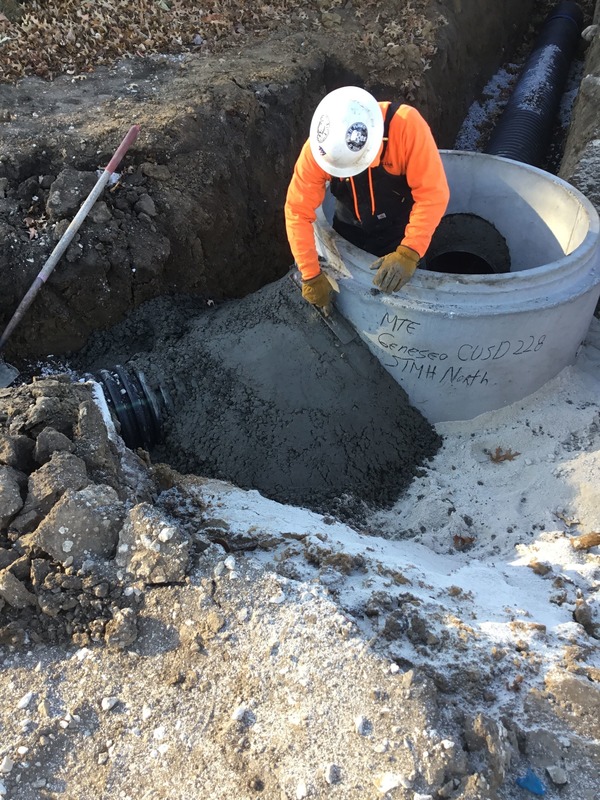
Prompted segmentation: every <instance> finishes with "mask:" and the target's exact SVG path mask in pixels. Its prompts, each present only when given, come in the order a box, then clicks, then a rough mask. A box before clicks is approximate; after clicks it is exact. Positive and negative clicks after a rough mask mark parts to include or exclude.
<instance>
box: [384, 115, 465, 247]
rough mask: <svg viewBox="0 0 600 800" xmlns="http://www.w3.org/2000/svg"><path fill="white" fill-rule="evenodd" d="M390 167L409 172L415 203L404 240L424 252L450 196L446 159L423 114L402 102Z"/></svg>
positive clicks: (391, 144)
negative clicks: (445, 168)
mask: <svg viewBox="0 0 600 800" xmlns="http://www.w3.org/2000/svg"><path fill="white" fill-rule="evenodd" d="M388 148H389V149H390V150H391V152H390V154H389V155H390V156H391V160H392V163H393V166H392V167H391V169H390V171H391V172H393V173H394V174H402V173H404V174H405V175H406V180H407V181H408V185H409V186H410V189H411V192H412V196H413V199H414V205H413V207H412V211H411V213H410V218H409V220H408V225H407V226H406V230H405V232H404V238H403V239H402V242H401V244H403V245H405V246H406V247H410V248H411V249H412V250H416V252H417V253H418V254H419V255H420V256H424V255H425V252H426V251H427V248H428V247H429V243H430V242H431V237H432V236H433V234H434V232H435V229H436V228H437V226H438V225H439V223H440V220H441V219H442V217H443V215H444V212H445V211H446V208H447V206H448V201H449V199H450V190H449V188H448V181H447V179H446V173H445V172H444V166H443V164H442V159H441V156H440V153H439V150H438V148H437V145H436V143H435V140H434V138H433V134H432V133H431V129H430V127H429V125H428V124H427V122H425V120H424V119H423V117H422V116H421V114H420V113H419V112H418V111H417V109H416V108H413V106H408V105H401V106H400V108H399V109H398V111H397V112H396V113H395V114H394V118H393V119H392V122H391V124H390V134H389V143H388Z"/></svg>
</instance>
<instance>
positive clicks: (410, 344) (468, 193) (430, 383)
mask: <svg viewBox="0 0 600 800" xmlns="http://www.w3.org/2000/svg"><path fill="white" fill-rule="evenodd" d="M442 158H443V161H444V167H445V169H446V173H447V176H448V182H449V185H450V192H451V197H450V203H449V206H448V209H447V214H448V215H449V216H450V217H452V216H454V215H473V216H474V217H475V218H479V219H480V220H483V221H487V223H489V224H490V225H491V226H492V227H493V230H494V231H497V233H498V235H499V238H500V240H503V241H504V242H506V247H507V248H508V252H509V256H510V271H508V272H496V270H494V269H491V268H490V269H486V272H487V273H488V274H468V273H470V272H471V270H470V269H465V270H464V274H461V270H460V269H454V270H453V271H452V272H451V273H448V272H436V271H433V270H427V271H425V270H419V271H417V273H416V274H415V276H414V278H413V279H412V281H411V282H410V283H409V284H408V285H407V286H405V287H404V289H403V291H402V292H401V293H399V294H395V295H385V294H382V293H381V292H379V291H378V290H376V289H375V288H374V287H373V284H372V272H371V271H370V270H369V266H370V264H371V262H372V261H373V257H372V256H371V255H370V254H368V253H365V252H364V251H362V250H360V249H359V248H357V247H355V246H354V245H352V244H350V243H349V242H347V241H345V240H344V239H343V238H342V237H341V236H339V234H337V233H336V232H335V231H334V230H333V228H332V227H331V225H330V222H329V220H330V219H331V214H332V208H331V204H330V203H328V202H325V203H324V204H323V207H322V208H321V209H320V210H319V214H318V217H317V222H316V223H315V236H316V239H317V245H318V249H319V254H320V257H321V258H322V260H323V265H324V269H326V270H327V272H328V273H329V275H330V276H331V277H332V279H333V281H334V282H335V284H336V287H337V290H338V291H337V294H336V305H337V307H338V309H339V310H340V311H341V312H342V313H343V314H344V316H345V317H346V318H347V319H348V320H349V321H350V322H351V323H352V325H353V326H354V327H355V328H356V330H357V331H358V332H359V334H360V336H361V338H362V339H363V340H364V341H365V342H366V343H367V345H368V346H369V348H370V349H371V351H372V352H373V353H374V354H375V355H376V356H377V357H378V358H379V360H380V361H381V363H382V364H383V366H384V367H385V368H386V369H387V370H388V371H389V372H390V374H391V375H392V376H393V377H394V378H395V379H396V380H397V381H398V383H400V384H401V385H402V387H403V388H404V389H405V390H406V391H407V393H408V395H409V398H410V400H411V402H412V403H413V404H414V406H415V407H416V408H418V409H419V410H420V411H421V412H422V413H423V414H424V415H425V416H426V417H427V418H428V419H429V420H430V421H431V422H441V421H447V420H458V419H471V418H473V417H476V416H477V415H478V414H481V413H483V412H485V411H490V410H493V409H497V408H501V407H502V406H505V405H508V404H510V403H512V402H515V401H517V400H520V399H522V398H523V397H526V396H527V395H529V394H531V393H533V392H535V391H536V390H537V389H539V388H540V387H541V386H543V385H544V384H545V383H546V382H547V381H549V380H550V379H551V378H553V377H554V376H556V375H557V374H558V373H559V372H560V371H561V370H562V369H563V368H564V367H566V366H567V365H568V364H570V363H572V361H573V359H574V358H575V355H576V353H577V350H578V348H579V346H580V345H581V343H582V341H583V339H584V337H585V334H586V332H587V330H588V327H589V324H590V321H591V318H592V316H593V314H594V309H595V307H596V303H597V301H598V296H599V295H600V250H599V220H598V214H597V212H596V210H595V208H594V207H593V205H592V204H591V203H590V202H589V200H587V198H586V197H585V196H584V195H583V194H581V193H580V192H579V191H578V190H577V189H575V188H574V187H573V186H570V185H569V184H568V183H566V182H565V181H563V180H561V179H560V178H558V177H555V176H554V175H551V174H550V173H547V172H545V171H543V170H541V169H538V168H536V167H532V166H530V165H528V164H523V163H519V162H516V161H513V160H511V159H506V158H501V157H498V156H491V155H487V154H482V153H471V152H460V151H451V150H445V151H442ZM456 233H457V240H456V247H455V250H456V251H457V252H459V253H460V252H464V251H465V242H464V227H461V226H458V228H457V229H456ZM489 241H490V237H489V236H483V237H474V238H473V240H472V242H471V247H469V248H468V250H469V259H470V258H472V257H475V258H479V259H480V261H481V263H482V264H487V263H488V262H489V260H490V253H489ZM444 246H445V250H446V252H449V251H451V250H452V248H451V246H450V242H448V241H446V242H445V245H444ZM478 247H479V248H481V250H480V251H478ZM434 256H435V254H434ZM426 258H427V256H426ZM435 261H436V259H435V258H434V259H433V263H434V265H435ZM491 273H493V274H491Z"/></svg>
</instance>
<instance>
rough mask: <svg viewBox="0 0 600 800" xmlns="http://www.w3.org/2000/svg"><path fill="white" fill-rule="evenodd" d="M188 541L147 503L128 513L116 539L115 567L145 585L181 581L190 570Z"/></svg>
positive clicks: (170, 521) (177, 528) (175, 526)
mask: <svg viewBox="0 0 600 800" xmlns="http://www.w3.org/2000/svg"><path fill="white" fill-rule="evenodd" d="M189 547H190V546H189V540H188V537H187V536H186V535H185V534H184V533H183V532H182V531H181V530H180V529H179V527H178V526H177V525H175V524H174V523H173V521H172V520H170V519H168V518H167V517H165V515H164V514H162V513H161V512H160V511H158V510H157V509H155V508H154V507H153V506H151V505H150V504H149V503H140V504H139V505H137V506H135V507H134V508H132V509H131V511H130V512H129V516H128V519H127V521H126V522H125V524H124V525H123V529H122V530H121V535H120V537H119V548H118V552H117V556H116V561H117V564H118V565H119V566H120V567H124V568H125V569H126V570H127V572H128V573H129V574H130V575H132V576H133V577H134V578H135V579H137V580H143V581H144V582H145V583H173V582H179V581H182V580H183V579H184V578H185V576H186V573H187V570H188V567H189Z"/></svg>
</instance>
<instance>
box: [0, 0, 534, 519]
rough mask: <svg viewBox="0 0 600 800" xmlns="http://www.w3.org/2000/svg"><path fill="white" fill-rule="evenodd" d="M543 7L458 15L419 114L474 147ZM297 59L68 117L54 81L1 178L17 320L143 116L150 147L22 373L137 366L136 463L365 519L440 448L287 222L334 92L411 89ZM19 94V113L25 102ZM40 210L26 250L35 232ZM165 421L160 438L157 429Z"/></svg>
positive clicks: (453, 9) (43, 323)
mask: <svg viewBox="0 0 600 800" xmlns="http://www.w3.org/2000/svg"><path fill="white" fill-rule="evenodd" d="M537 5H538V4H536V3H534V2H526V3H522V2H516V1H515V2H509V3H506V4H503V6H504V7H503V8H502V9H500V10H497V11H496V12H495V14H491V15H489V18H487V19H485V20H483V21H482V20H481V18H480V14H479V12H478V8H477V3H476V2H464V3H456V2H452V3H448V4H445V6H446V7H445V8H444V11H445V14H446V17H447V25H446V26H445V27H444V28H443V30H442V31H441V32H440V40H439V47H438V53H437V56H436V57H435V58H434V59H433V60H432V64H431V69H430V70H429V71H427V72H426V73H424V76H425V77H424V79H423V81H422V83H421V86H420V89H419V92H418V96H417V97H415V98H414V100H413V102H414V103H415V104H416V105H417V106H418V107H419V108H420V109H421V110H422V111H423V113H424V115H425V116H426V118H427V119H428V120H429V122H430V124H431V126H432V129H433V131H434V134H435V136H436V138H437V141H438V143H439V145H440V147H447V148H448V147H449V148H451V147H452V145H453V142H454V138H455V136H456V133H457V130H458V128H459V126H460V124H461V122H462V119H463V117H464V114H465V113H466V110H467V109H468V107H469V105H470V103H471V101H472V100H473V98H474V97H475V96H476V93H477V92H478V91H479V90H480V89H481V87H482V86H483V85H484V83H485V82H486V80H487V78H488V77H489V76H490V75H491V74H493V73H494V71H495V70H496V69H497V68H498V66H499V65H500V64H501V63H502V62H504V61H506V59H507V57H509V55H510V54H511V53H515V52H517V50H518V49H519V48H517V47H515V45H514V43H515V42H519V43H521V44H520V45H519V46H520V47H521V48H523V47H526V44H524V43H523V40H524V38H526V37H527V36H531V31H532V28H528V20H529V19H530V14H531V13H534V14H535V13H536V10H537V12H538V13H539V12H540V9H539V8H537ZM295 48H296V49H295V51H294V52H295V55H293V56H290V59H289V60H285V63H284V61H282V60H281V59H280V60H279V61H273V60H272V54H270V53H269V52H265V51H261V49H260V47H259V48H258V49H255V50H253V51H252V52H251V53H250V52H249V53H244V54H240V56H239V59H238V61H236V64H235V66H232V65H229V68H228V71H227V72H226V71H225V70H224V68H219V67H216V68H213V67H211V66H210V65H207V64H206V63H203V62H196V63H194V62H190V63H189V64H188V65H186V70H185V76H183V77H182V75H181V71H179V72H178V71H177V68H176V67H174V66H173V65H172V64H169V62H168V61H164V62H157V63H155V64H153V65H152V66H151V67H149V66H148V64H147V63H145V64H139V63H137V62H128V63H126V64H123V65H121V66H120V67H119V68H118V69H116V70H113V71H109V72H107V73H102V72H99V73H98V74H94V75H91V76H90V77H89V79H88V80H87V81H86V85H85V87H83V88H82V89H81V90H80V96H79V99H78V102H77V103H76V104H74V105H69V103H70V99H69V96H68V95H69V92H68V91H67V89H65V87H64V86H63V94H62V96H61V95H60V89H61V86H60V82H59V81H57V82H56V84H57V86H56V87H55V90H56V89H58V90H59V95H58V99H57V96H56V93H55V96H54V99H51V98H50V97H48V95H47V93H46V92H45V90H42V89H41V88H40V86H39V85H38V84H36V83H35V82H32V83H31V84H30V86H28V91H27V92H26V93H25V94H24V96H21V97H20V98H18V101H19V107H20V109H21V111H23V110H24V112H25V113H27V111H28V110H31V109H33V108H35V109H37V111H36V113H38V114H39V115H41V116H43V115H45V123H46V127H45V128H44V130H43V133H42V134H41V135H40V133H39V131H38V132H37V134H36V136H35V137H34V136H31V137H30V138H29V139H27V137H26V136H25V137H23V131H22V130H21V131H20V130H19V124H18V122H17V123H15V125H14V132H13V133H12V134H11V132H10V131H9V132H8V133H7V144H8V145H11V144H13V145H14V146H13V147H10V146H8V147H7V149H6V155H5V156H4V157H3V160H2V162H1V163H0V169H1V172H0V175H1V176H2V177H3V179H4V184H3V185H4V187H5V188H4V198H2V199H0V204H3V205H1V206H0V211H1V212H2V216H1V217H0V233H1V234H2V238H3V242H4V243H3V245H2V251H1V253H0V267H1V268H2V269H1V270H0V274H2V276H3V277H2V278H1V279H0V280H1V281H2V283H3V287H2V288H3V290H4V298H3V300H2V301H1V303H0V311H1V313H2V316H1V319H0V321H1V322H2V324H3V325H4V324H6V322H7V321H8V319H9V317H10V314H11V313H12V310H13V309H14V307H15V306H16V305H17V303H18V302H19V300H20V299H21V297H22V296H23V295H24V293H25V291H26V290H27V288H28V287H29V285H30V284H31V281H32V279H33V278H34V277H35V275H36V274H37V271H38V270H39V268H40V267H41V265H42V264H43V262H44V259H45V258H47V256H48V254H49V252H50V251H51V249H52V247H53V246H54V245H55V243H56V240H57V238H58V237H59V236H60V234H61V233H62V232H64V230H65V228H66V225H67V224H68V220H69V219H70V218H71V217H72V215H73V214H74V213H75V211H76V210H77V208H78V207H79V205H80V203H81V201H82V200H83V199H84V198H85V196H86V195H87V193H88V192H89V190H90V188H91V186H92V185H93V183H94V181H95V180H96V177H97V176H96V173H95V169H96V168H97V167H98V166H101V165H102V164H105V163H106V162H107V161H108V159H109V158H110V155H111V154H112V150H111V148H113V149H114V146H116V144H117V143H118V141H119V140H120V138H121V136H122V135H123V134H124V133H125V130H126V128H127V124H125V120H129V121H132V120H133V117H132V116H128V115H130V114H131V113H133V111H137V113H138V119H139V117H142V119H140V124H141V129H142V135H141V136H140V139H139V141H138V142H137V143H136V147H135V148H134V149H133V150H132V151H131V152H130V153H129V154H128V156H127V158H126V159H125V162H124V164H123V171H122V173H121V175H120V179H119V181H118V183H117V184H116V185H114V186H112V187H111V188H110V189H107V190H106V191H105V193H104V196H103V198H102V200H101V201H100V202H99V203H97V204H96V206H95V208H94V209H93V211H92V212H91V214H90V217H89V219H88V220H87V221H86V224H85V225H84V226H83V227H82V229H81V230H80V232H79V234H78V236H77V239H76V240H75V241H74V242H73V244H72V245H71V246H70V247H69V249H68V251H67V253H66V255H65V257H64V259H63V261H62V262H61V264H60V265H59V267H58V268H57V269H56V270H55V272H54V274H53V275H52V277H51V279H50V281H49V282H48V285H47V286H45V287H44V288H43V291H42V292H41V294H40V296H39V298H38V299H37V300H36V302H35V303H34V305H33V306H32V308H31V309H30V312H29V314H28V316H27V318H26V319H25V320H24V321H23V323H22V324H21V326H20V327H19V329H18V330H17V332H16V333H15V335H14V337H13V338H12V340H11V341H10V343H9V346H8V347H7V350H6V357H7V360H10V361H12V362H13V363H16V364H17V365H18V366H19V367H20V368H21V369H22V373H23V375H24V376H25V377H29V376H30V375H31V374H32V373H35V372H36V371H38V372H39V371H40V369H43V368H44V367H45V368H47V367H48V365H50V364H52V363H55V362H53V360H52V358H51V357H50V354H52V356H53V357H56V359H57V361H58V363H59V364H60V363H66V364H67V365H68V367H69V368H70V369H72V370H74V371H75V374H76V376H81V375H88V374H91V375H94V376H96V377H98V376H99V375H100V374H101V373H100V370H102V369H104V370H109V371H111V370H114V367H115V365H117V364H120V365H124V366H125V367H126V370H127V374H128V375H129V376H131V375H134V376H135V375H139V373H140V372H141V373H142V374H143V375H144V376H145V378H146V380H147V385H148V386H150V387H151V391H150V392H149V394H150V395H151V399H150V400H148V395H146V396H144V397H142V395H143V394H144V393H143V391H139V386H138V389H137V390H136V391H137V394H138V395H139V397H138V399H140V398H141V401H140V402H141V405H142V406H143V408H141V410H140V408H137V409H135V408H134V409H129V414H130V420H129V421H130V424H131V425H133V426H134V427H135V425H136V424H137V426H138V427H137V430H136V437H134V438H136V441H133V442H131V444H132V446H135V445H137V444H141V445H142V446H145V447H147V448H149V449H150V450H151V454H152V457H153V459H155V460H163V461H166V462H168V463H170V464H171V465H173V466H174V467H175V468H176V469H178V470H180V471H182V472H194V473H197V474H203V475H208V476H210V477H216V478H222V479H225V480H229V481H232V482H234V483H236V484H237V485H239V486H242V487H245V488H254V489H258V490H260V491H261V492H262V493H263V494H265V495H266V496H268V497H271V498H274V499H276V500H280V501H282V502H291V503H296V504H300V505H305V506H307V507H310V508H314V509H316V510H320V511H326V510H328V511H330V512H334V513H336V512H337V513H338V514H340V515H341V516H344V515H346V516H353V517H354V518H356V516H357V513H358V510H359V509H360V508H362V507H363V506H364V505H365V504H367V505H370V504H377V505H385V504H388V503H391V502H393V501H394V500H395V499H396V498H397V497H398V496H399V494H400V493H401V491H402V490H403V489H404V488H405V487H406V486H407V485H408V484H409V483H410V481H411V480H412V477H413V476H414V474H415V473H416V472H417V471H418V469H419V468H420V467H421V466H422V465H423V464H425V463H426V461H427V459H428V458H430V457H431V456H433V455H434V454H435V452H436V450H437V448H438V447H439V445H440V438H439V436H438V435H437V434H436V432H435V430H434V429H433V428H432V426H431V425H430V424H429V423H428V422H427V420H426V419H425V418H424V417H423V416H422V415H421V414H420V413H419V412H418V411H416V410H415V409H414V408H412V406H411V405H410V403H409V402H408V398H407V396H406V394H405V393H404V392H403V390H402V389H401V388H400V387H399V386H398V384H396V383H395V382H394V381H393V380H392V379H391V378H390V377H389V376H388V374H387V373H386V372H385V371H384V370H383V369H382V368H381V367H380V365H379V363H378V362H377V361H376V360H375V359H374V358H373V357H372V356H370V355H369V353H368V352H367V351H366V349H365V347H364V346H363V345H362V344H360V342H359V341H358V339H353V340H351V341H341V340H340V339H339V338H338V337H336V335H335V334H334V333H332V331H331V330H330V329H329V328H328V327H327V326H326V325H324V323H323V321H322V320H321V319H320V317H319V316H318V315H317V314H316V313H315V312H314V311H313V310H312V309H310V308H309V307H307V306H306V304H305V303H304V302H303V301H302V300H301V298H300V296H299V293H298V290H297V288H296V287H295V286H294V285H293V284H292V282H291V281H290V280H289V278H288V277H287V273H288V270H289V268H290V261H291V257H290V254H289V250H288V248H287V243H286V239H285V232H284V227H283V215H282V208H283V201H284V197H285V191H286V188H287V183H288V180H289V176H290V175H291V171H292V169H293V163H294V160H295V157H296V155H297V153H298V152H299V149H300V146H301V144H302V142H303V140H304V138H305V136H306V131H307V130H308V123H309V120H310V115H311V113H312V109H313V108H314V107H315V105H316V103H317V102H318V99H320V97H321V96H322V95H323V93H324V92H326V91H328V90H330V89H332V88H334V87H335V86H338V85H342V84H344V83H359V84H361V85H365V86H366V87H367V88H369V89H370V90H371V91H373V92H374V93H375V94H376V95H377V96H378V97H380V98H382V99H383V98H384V97H387V96H398V91H397V88H396V86H395V84H394V79H393V77H390V76H389V74H388V75H387V76H386V77H385V78H381V79H380V76H378V75H374V74H372V73H369V72H368V71H367V69H366V67H365V65H361V64H360V63H359V62H353V61H352V60H351V59H347V60H344V59H343V58H342V57H341V55H339V54H338V55H336V56H335V57H334V56H332V55H331V54H330V53H328V52H327V51H326V50H325V49H324V50H323V51H318V50H313V51H312V52H311V53H310V54H306V53H305V52H304V51H303V49H302V45H301V43H298V44H297V46H296V45H295ZM128 87H135V89H128ZM67 88H68V87H67ZM128 92H129V94H128ZM0 94H1V95H3V97H2V98H1V99H3V100H4V103H5V105H6V103H8V104H9V107H10V103H11V102H12V103H13V105H14V107H16V105H17V98H16V95H13V94H11V93H10V90H9V89H7V88H2V89H0ZM116 95H119V100H122V101H123V103H122V104H121V105H120V106H119V105H118V104H116V105H115V102H114V100H113V99H112V98H114V97H115V96H116ZM98 98H100V102H101V103H103V108H102V116H103V120H104V123H103V125H98V124H96V123H98V119H99V114H98V110H99V108H101V107H100V106H97V103H98V102H99V99H98ZM167 98H168V99H167ZM144 109H145V110H144ZM106 111H109V112H112V117H111V116H110V113H109V114H108V115H107V114H106ZM65 115H66V116H65ZM66 118H68V119H72V120H73V123H72V125H71V128H70V129H69V128H66V129H65V127H64V125H63V123H64V120H65V119H66ZM107 120H108V121H107ZM61 126H62V127H61ZM11 135H12V136H13V137H14V138H13V140H12V142H11ZM17 141H19V147H17V146H16V142H17ZM24 213H26V215H27V216H26V219H27V220H29V222H26V223H25V226H26V232H24V231H23V230H21V231H20V232H19V235H18V236H15V235H14V228H13V224H14V219H16V218H17V217H18V218H19V219H23V214H24ZM44 214H45V215H46V220H45V221H43V217H44ZM112 374H113V375H114V372H113V373H112ZM156 403H157V404H158V406H159V408H158V407H157V406H153V404H156ZM134 405H135V403H134ZM131 414H133V422H132V417H131ZM140 415H141V417H144V415H145V423H144V422H140ZM157 418H158V419H159V420H160V429H161V430H160V435H158V434H157V432H156V431H154V432H152V430H151V427H152V424H153V422H154V423H156V420H157ZM120 424H121V431H122V433H123V419H121V420H120Z"/></svg>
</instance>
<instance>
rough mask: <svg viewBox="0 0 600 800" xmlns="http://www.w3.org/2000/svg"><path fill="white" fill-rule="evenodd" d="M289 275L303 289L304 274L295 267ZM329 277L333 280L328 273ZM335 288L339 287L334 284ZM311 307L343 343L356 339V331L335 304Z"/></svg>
mask: <svg viewBox="0 0 600 800" xmlns="http://www.w3.org/2000/svg"><path fill="white" fill-rule="evenodd" d="M289 277H290V278H291V280H292V282H293V283H295V284H296V286H297V287H298V288H299V289H300V290H302V276H301V274H300V271H299V270H297V269H296V268H295V267H293V268H292V270H291V272H290V274H289ZM327 277H328V279H329V281H330V282H332V279H331V278H330V276H329V275H328V276H327ZM333 289H334V290H337V287H336V286H333ZM311 308H313V309H314V310H315V311H316V312H318V314H319V316H320V317H321V319H322V320H323V322H324V323H325V324H326V325H327V327H328V328H329V329H330V330H331V331H332V333H333V334H334V335H335V336H336V338H337V339H339V341H340V342H341V343H342V344H348V343H349V342H351V341H353V340H354V339H356V337H357V333H356V331H355V330H354V328H353V327H352V325H350V323H349V322H348V321H347V320H346V319H345V317H343V316H342V315H341V314H340V312H339V311H338V310H337V308H336V307H335V306H334V305H331V304H330V305H329V306H328V307H327V308H320V307H319V306H311Z"/></svg>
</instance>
